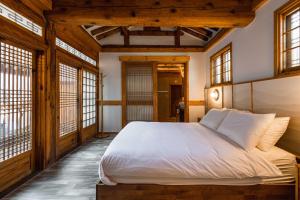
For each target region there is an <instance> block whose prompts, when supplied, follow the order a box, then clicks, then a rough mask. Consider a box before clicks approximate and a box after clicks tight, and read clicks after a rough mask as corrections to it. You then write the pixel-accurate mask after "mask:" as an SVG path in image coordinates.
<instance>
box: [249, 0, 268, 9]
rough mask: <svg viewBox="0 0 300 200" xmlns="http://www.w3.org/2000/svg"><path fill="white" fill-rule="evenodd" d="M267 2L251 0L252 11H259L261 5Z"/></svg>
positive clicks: (265, 0) (264, 0)
mask: <svg viewBox="0 0 300 200" xmlns="http://www.w3.org/2000/svg"><path fill="white" fill-rule="evenodd" d="M267 1H268V0H253V3H252V10H253V11H256V10H257V9H259V8H260V7H261V6H262V5H264V4H265V3H266V2H267Z"/></svg>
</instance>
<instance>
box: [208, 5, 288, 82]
mask: <svg viewBox="0 0 300 200" xmlns="http://www.w3.org/2000/svg"><path fill="white" fill-rule="evenodd" d="M287 1H288V0H269V1H268V2H267V3H265V4H264V5H263V6H262V7H261V8H259V9H258V10H257V11H256V17H255V19H254V20H253V22H252V23H251V24H249V25H248V26H247V27H245V28H237V29H235V30H233V31H232V32H231V33H229V34H228V35H227V36H226V37H225V38H224V39H223V40H221V41H220V42H218V43H217V44H216V45H215V46H213V48H211V49H209V51H208V52H206V58H205V60H206V77H207V83H206V85H207V87H209V86H210V75H209V74H210V56H211V55H213V54H214V53H215V52H217V51H218V50H220V49H221V48H223V47H224V46H226V45H227V44H229V43H230V42H232V64H233V82H234V83H237V82H242V81H249V80H255V79H261V78H268V77H272V76H273V75H274V11H275V10H276V9H278V8H279V7H280V6H281V5H283V4H284V3H286V2H287Z"/></svg>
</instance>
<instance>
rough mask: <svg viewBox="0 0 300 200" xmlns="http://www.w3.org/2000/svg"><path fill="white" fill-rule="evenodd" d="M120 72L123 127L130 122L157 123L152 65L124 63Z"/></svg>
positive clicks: (154, 68)
mask: <svg viewBox="0 0 300 200" xmlns="http://www.w3.org/2000/svg"><path fill="white" fill-rule="evenodd" d="M122 70H123V71H122V93H123V95H122V98H123V99H122V102H123V103H122V105H123V108H122V112H123V114H122V115H123V120H122V121H123V126H125V125H126V124H127V123H129V122H131V121H157V92H156V90H157V86H156V83H157V75H156V67H155V65H154V63H153V62H140V63H124V64H123V67H122Z"/></svg>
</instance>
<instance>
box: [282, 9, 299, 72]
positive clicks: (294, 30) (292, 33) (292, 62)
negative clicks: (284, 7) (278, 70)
mask: <svg viewBox="0 0 300 200" xmlns="http://www.w3.org/2000/svg"><path fill="white" fill-rule="evenodd" d="M285 40H286V41H285V43H286V47H285V50H284V57H285V61H286V68H293V67H299V66H300V49H299V48H300V11H299V10H298V11H296V12H294V13H292V14H290V15H288V16H287V17H286V33H285Z"/></svg>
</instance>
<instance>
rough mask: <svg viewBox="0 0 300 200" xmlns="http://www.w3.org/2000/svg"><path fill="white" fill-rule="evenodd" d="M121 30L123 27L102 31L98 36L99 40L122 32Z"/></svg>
mask: <svg viewBox="0 0 300 200" xmlns="http://www.w3.org/2000/svg"><path fill="white" fill-rule="evenodd" d="M121 30H122V29H121V27H118V28H115V29H112V30H110V31H107V32H105V33H102V34H100V35H97V36H96V38H97V40H102V39H104V38H106V37H108V36H111V35H114V34H116V33H119V32H121Z"/></svg>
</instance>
